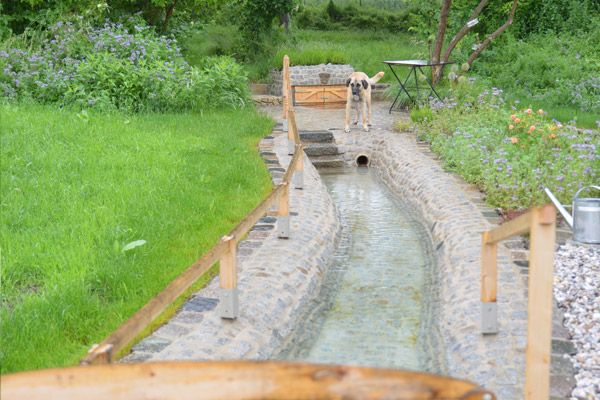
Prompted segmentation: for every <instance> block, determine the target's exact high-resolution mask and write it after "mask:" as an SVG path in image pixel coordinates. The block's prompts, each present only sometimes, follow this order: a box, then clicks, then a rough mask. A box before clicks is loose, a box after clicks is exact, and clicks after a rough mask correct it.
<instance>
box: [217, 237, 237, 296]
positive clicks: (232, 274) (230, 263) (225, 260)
mask: <svg viewBox="0 0 600 400" xmlns="http://www.w3.org/2000/svg"><path fill="white" fill-rule="evenodd" d="M221 241H223V242H225V243H226V245H227V249H226V250H225V251H224V252H223V255H221V260H220V263H219V283H220V287H221V289H235V288H236V287H237V240H236V239H235V237H234V236H223V237H222V238H221Z"/></svg>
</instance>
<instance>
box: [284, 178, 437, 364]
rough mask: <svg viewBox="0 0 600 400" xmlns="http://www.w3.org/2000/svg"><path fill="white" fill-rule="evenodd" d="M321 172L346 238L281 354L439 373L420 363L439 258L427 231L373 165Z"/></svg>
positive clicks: (427, 357) (318, 361)
mask: <svg viewBox="0 0 600 400" xmlns="http://www.w3.org/2000/svg"><path fill="white" fill-rule="evenodd" d="M321 177H322V179H323V181H324V182H325V184H326V185H327V187H328V188H329V191H330V193H331V195H332V197H333V199H334V202H335V203H336V205H337V207H338V209H339V211H340V214H341V216H342V225H343V233H342V239H341V243H340V246H339V249H338V251H337V253H336V255H335V256H334V260H335V261H334V263H333V265H332V266H331V267H330V269H329V271H328V274H327V275H326V277H325V280H324V285H323V290H322V291H321V296H320V297H319V300H318V302H315V304H314V307H313V308H312V311H311V313H310V315H308V316H307V317H306V318H303V320H304V321H305V322H304V323H303V324H304V325H303V326H301V327H299V328H298V330H297V332H296V335H295V336H296V337H295V339H294V341H293V343H292V344H290V345H289V346H288V349H287V350H285V354H284V355H283V358H286V359H289V360H295V361H308V362H316V363H333V364H350V365H364V366H373V367H385V368H401V369H409V370H432V369H434V371H431V372H437V371H439V368H432V367H431V366H425V365H423V360H424V359H429V360H431V356H430V355H428V356H426V357H424V356H423V354H421V353H422V348H423V347H424V346H423V343H424V341H423V340H422V338H420V335H423V332H428V331H430V328H431V327H430V326H429V325H431V321H425V322H424V321H423V316H424V315H425V317H426V318H428V317H427V316H426V314H427V313H426V312H424V311H426V308H427V307H425V306H426V304H424V303H423V302H424V299H426V298H427V296H428V295H429V294H428V290H429V289H431V285H432V279H430V276H432V270H433V264H434V262H435V261H434V257H433V248H432V245H431V239H430V237H429V235H428V232H427V231H426V228H425V227H424V226H423V225H422V224H421V223H420V222H419V220H418V217H417V215H415V214H416V213H415V212H413V211H411V210H410V208H408V206H407V205H406V204H404V203H403V201H402V200H401V199H399V198H398V197H397V196H395V195H393V194H392V193H390V192H389V191H388V189H387V188H386V186H385V185H384V184H383V182H381V181H380V180H379V178H378V177H377V176H376V174H375V173H374V172H373V171H372V170H371V169H370V168H346V169H344V170H322V171H321ZM424 323H426V324H427V325H428V326H427V327H426V329H423V328H425V327H424V326H423V324H424Z"/></svg>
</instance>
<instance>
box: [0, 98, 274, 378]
mask: <svg viewBox="0 0 600 400" xmlns="http://www.w3.org/2000/svg"><path fill="white" fill-rule="evenodd" d="M0 113H1V118H0V131H1V132H2V137H1V162H2V168H1V171H2V175H1V185H0V193H1V205H0V207H1V213H2V227H1V240H2V256H3V257H2V293H1V299H2V305H1V308H0V315H1V318H2V337H1V350H0V351H1V357H2V373H9V372H15V371H21V370H31V369H40V368H47V367H59V366H67V365H74V364H76V363H77V361H78V360H79V359H80V358H81V357H82V356H83V355H84V354H85V353H86V351H87V349H88V348H89V346H90V345H91V344H93V343H98V342H99V341H101V340H102V339H103V338H104V337H105V336H106V335H107V334H109V333H110V332H112V331H113V330H114V329H115V328H117V327H118V326H119V325H120V324H121V323H122V322H124V321H125V320H126V319H127V318H128V317H129V316H131V315H132V314H133V313H134V312H135V311H137V310H138V309H139V308H140V307H141V306H142V305H143V304H145V303H146V302H147V301H148V300H149V299H150V298H151V297H153V296H154V295H155V294H156V293H157V292H159V291H160V290H161V289H163V288H164V287H165V286H166V284H167V283H168V282H170V281H171V280H172V279H174V278H175V277H176V276H178V275H179V273H180V272H181V271H183V270H184V269H186V268H187V267H188V266H189V265H190V264H192V263H193V262H194V261H195V260H197V259H198V258H199V257H200V256H201V255H202V254H203V253H204V252H205V251H206V250H208V249H209V248H210V247H212V246H213V245H214V244H215V243H216V241H217V240H218V238H219V237H220V236H221V235H223V234H225V233H227V232H228V231H229V230H230V229H231V228H232V227H233V226H235V224H236V223H237V222H238V221H239V220H241V219H242V218H243V217H244V216H245V215H246V214H247V213H248V212H249V211H250V210H251V209H253V208H254V207H255V206H256V204H258V203H259V202H260V201H261V200H262V199H263V198H264V196H265V195H266V194H267V193H268V191H269V190H270V188H271V183H270V178H269V174H268V171H267V169H266V168H265V166H264V164H263V162H262V161H261V160H260V158H259V157H258V155H257V149H256V146H255V145H256V143H257V142H258V140H259V138H260V137H262V136H264V134H265V133H266V132H269V131H270V129H271V128H272V122H271V121H270V120H269V119H268V118H266V117H262V116H258V115H256V113H254V112H253V111H251V110H246V111H244V110H241V111H214V112H211V113H205V114H204V115H203V116H201V115H195V114H180V115H175V114H148V115H137V116H127V115H123V114H96V113H92V112H90V113H89V114H86V113H76V112H73V111H67V110H58V109H55V108H50V107H42V106H2V107H1V108H0ZM137 240H145V241H146V243H145V244H143V245H140V246H138V247H135V248H133V249H131V250H128V251H124V248H125V246H126V245H127V244H128V243H132V242H134V241H137Z"/></svg>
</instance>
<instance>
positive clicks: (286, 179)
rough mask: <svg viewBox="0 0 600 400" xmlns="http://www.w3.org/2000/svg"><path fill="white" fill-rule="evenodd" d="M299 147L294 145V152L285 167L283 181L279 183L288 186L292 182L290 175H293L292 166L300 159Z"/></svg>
mask: <svg viewBox="0 0 600 400" xmlns="http://www.w3.org/2000/svg"><path fill="white" fill-rule="evenodd" d="M299 149H300V146H299V145H296V150H295V151H294V155H293V156H292V159H291V160H290V163H289V165H288V167H287V171H285V175H283V179H282V181H281V183H285V184H288V183H290V181H291V180H292V175H293V174H294V165H296V163H297V162H298V158H300V150H299Z"/></svg>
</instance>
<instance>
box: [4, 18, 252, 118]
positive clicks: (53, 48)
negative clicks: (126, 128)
mask: <svg viewBox="0 0 600 400" xmlns="http://www.w3.org/2000/svg"><path fill="white" fill-rule="evenodd" d="M130 20H131V21H136V19H135V18H133V17H131V18H130ZM177 45H178V43H177V41H176V40H174V39H169V38H167V37H165V36H157V35H155V34H154V32H153V30H152V29H151V28H149V27H148V26H147V25H145V24H144V23H143V21H141V20H138V23H137V24H134V26H133V28H129V29H128V28H127V27H126V26H125V25H124V24H123V23H111V22H109V21H106V23H105V24H104V26H103V27H102V28H99V29H93V28H92V27H91V26H89V25H87V24H85V23H83V22H81V23H79V24H78V23H72V22H59V23H57V24H56V25H54V26H52V27H51V28H50V34H49V37H46V38H44V39H42V40H41V43H40V45H39V49H38V50H31V51H30V50H23V49H19V48H7V49H6V50H4V51H2V52H0V89H1V92H0V96H6V97H7V98H8V99H9V100H11V101H27V102H39V103H47V104H58V105H61V106H63V105H77V106H81V107H97V108H102V109H120V110H126V111H134V112H137V111H142V110H156V111H164V110H172V111H179V110H192V109H197V108H199V107H211V106H222V105H228V106H233V107H238V106H243V105H244V104H245V102H246V100H247V98H248V94H247V89H246V76H245V74H244V72H243V70H242V69H241V68H240V67H239V66H237V65H235V63H234V62H233V61H232V60H230V59H227V58H209V59H207V60H206V61H205V65H204V68H196V67H191V66H190V65H189V64H188V63H187V62H186V61H185V60H184V58H183V57H182V55H181V53H180V51H179V48H178V47H177ZM221 92H225V93H221ZM207 94H209V95H207Z"/></svg>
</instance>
